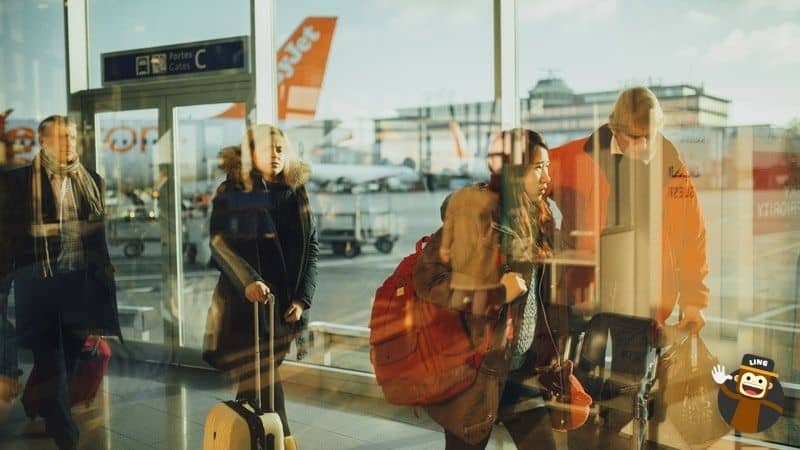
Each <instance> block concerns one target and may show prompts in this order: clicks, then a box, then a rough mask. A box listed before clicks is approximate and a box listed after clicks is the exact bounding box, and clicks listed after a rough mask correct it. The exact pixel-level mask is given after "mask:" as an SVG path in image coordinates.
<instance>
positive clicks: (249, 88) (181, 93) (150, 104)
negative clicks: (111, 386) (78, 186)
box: [69, 74, 254, 366]
mask: <svg viewBox="0 0 800 450" xmlns="http://www.w3.org/2000/svg"><path fill="white" fill-rule="evenodd" d="M253 92H254V90H253V84H252V77H251V76H250V75H246V74H245V75H242V74H237V75H230V76H216V77H198V79H197V80H181V81H160V82H143V83H141V84H140V85H126V86H124V87H121V86H111V87H104V88H99V89H91V90H86V91H81V92H78V93H75V94H72V95H70V97H69V105H70V108H69V110H70V115H71V116H72V117H73V118H74V119H75V120H76V122H77V123H79V124H80V126H81V130H82V136H83V139H84V141H83V147H84V153H83V155H82V160H83V162H84V164H86V165H87V166H88V167H93V168H96V167H97V161H98V158H97V152H98V149H99V148H102V145H99V144H98V142H96V141H97V136H96V133H95V114H97V113H104V112H120V111H131V110H138V109H157V110H158V136H159V138H158V149H157V150H156V151H158V152H159V153H161V154H165V155H170V156H169V157H170V164H171V170H172V172H171V174H170V181H169V182H168V187H167V191H168V195H169V200H168V205H169V214H168V218H167V219H166V220H167V221H168V223H169V230H170V232H169V236H168V237H167V239H168V241H167V248H168V249H169V253H168V259H167V264H168V270H169V278H170V282H169V286H170V289H171V292H174V293H175V294H174V295H175V296H176V298H177V299H178V305H179V307H178V310H179V317H178V320H179V321H182V320H187V319H188V318H184V317H180V316H181V315H182V314H181V312H182V308H181V306H182V304H183V269H182V267H183V261H182V251H181V246H182V236H181V233H180V232H179V231H180V230H181V229H182V217H181V214H180V201H179V199H178V198H177V193H178V192H179V188H180V185H179V184H178V183H179V180H178V178H177V177H178V175H179V173H178V166H177V164H176V161H178V156H179V155H178V150H179V149H178V145H177V140H176V135H175V132H174V127H175V120H176V115H175V109H176V108H177V107H184V106H193V105H207V104H214V103H227V102H230V103H237V102H244V103H245V105H246V108H245V109H246V111H252V110H253V107H254V96H253ZM248 116H249V115H248ZM245 121H246V123H248V124H249V117H245ZM176 200H177V201H176ZM166 301H168V300H167V297H164V296H163V293H162V302H166ZM209 301H210V296H209ZM164 307H166V308H167V309H166V310H169V309H168V307H169V305H162V310H165V309H164ZM194 319H195V320H196V318H194ZM173 325H174V326H169V325H167V324H165V325H164V327H165V329H164V343H163V344H157V343H149V342H140V341H135V342H131V341H126V343H125V345H124V346H118V345H114V347H115V349H114V350H115V355H118V356H120V357H127V358H131V359H136V360H142V361H154V362H159V363H165V362H166V363H170V364H178V365H192V366H203V365H204V364H203V362H202V360H201V358H200V351H199V350H197V349H191V348H183V347H181V345H180V340H179V336H178V330H179V323H176V324H173Z"/></svg>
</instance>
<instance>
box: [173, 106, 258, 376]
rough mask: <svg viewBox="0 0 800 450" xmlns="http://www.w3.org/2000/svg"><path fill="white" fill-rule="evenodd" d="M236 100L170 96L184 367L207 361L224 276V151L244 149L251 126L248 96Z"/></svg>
mask: <svg viewBox="0 0 800 450" xmlns="http://www.w3.org/2000/svg"><path fill="white" fill-rule="evenodd" d="M230 100H234V101H230ZM235 100H237V99H236V98H233V99H231V94H230V93H228V92H223V93H219V94H218V95H214V94H212V93H206V94H204V95H203V96H202V98H198V97H197V96H194V95H181V96H170V97H169V98H168V105H167V107H168V111H170V118H171V125H172V126H171V128H172V130H173V140H172V142H173V154H174V159H175V161H176V164H175V180H176V183H175V191H176V193H177V200H178V201H179V203H180V214H179V217H178V222H179V227H180V230H181V232H180V234H179V235H178V236H177V237H178V245H179V248H181V249H182V252H181V256H180V258H179V260H178V277H177V282H178V289H179V291H180V292H181V295H180V296H179V303H178V316H177V317H178V318H179V320H178V327H177V330H176V331H177V333H178V334H177V340H176V342H175V344H176V347H177V350H178V351H177V362H178V363H180V364H184V365H202V364H203V363H202V361H200V358H199V356H200V351H201V349H202V344H203V335H204V332H205V321H206V320H205V319H206V314H207V311H208V307H209V305H210V303H211V297H212V295H213V292H214V288H215V287H216V283H217V280H218V278H219V271H217V270H216V269H214V268H211V267H210V260H211V252H210V248H209V221H210V218H211V205H212V201H213V198H214V195H215V193H216V190H217V187H218V186H219V185H220V183H221V182H222V181H224V180H225V173H224V172H223V171H222V169H221V168H220V154H221V152H222V151H223V150H225V149H229V148H238V147H239V145H240V143H241V140H242V136H243V135H244V132H245V129H246V120H245V111H246V109H247V108H246V102H245V100H244V98H243V97H242V98H241V99H238V100H239V101H235ZM201 102H205V103H201Z"/></svg>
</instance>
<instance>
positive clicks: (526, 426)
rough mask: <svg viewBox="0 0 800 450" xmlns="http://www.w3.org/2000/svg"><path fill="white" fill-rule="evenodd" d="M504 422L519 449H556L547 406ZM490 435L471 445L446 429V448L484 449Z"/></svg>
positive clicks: (452, 449) (449, 449)
mask: <svg viewBox="0 0 800 450" xmlns="http://www.w3.org/2000/svg"><path fill="white" fill-rule="evenodd" d="M503 424H504V425H505V426H506V429H507V430H508V434H510V435H511V438H512V439H513V440H514V443H515V444H516V445H517V449H518V450H551V449H552V450H554V449H555V448H556V443H555V439H554V438H553V430H552V425H551V424H550V414H549V413H548V412H547V408H544V407H542V408H536V409H531V410H528V411H525V412H521V413H519V414H516V415H514V416H513V417H511V418H510V419H505V420H503ZM490 436H491V434H490V435H489V436H487V437H486V439H485V440H483V441H482V442H479V443H477V444H476V445H470V444H468V443H466V442H464V441H462V440H461V439H459V438H458V437H456V436H454V435H453V434H451V433H450V432H448V431H447V430H445V432H444V442H445V450H483V449H484V448H486V444H488V443H489V437H490Z"/></svg>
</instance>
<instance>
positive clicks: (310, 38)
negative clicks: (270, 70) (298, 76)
mask: <svg viewBox="0 0 800 450" xmlns="http://www.w3.org/2000/svg"><path fill="white" fill-rule="evenodd" d="M319 37H320V33H319V31H317V30H315V29H314V27H313V26H310V25H309V26H307V27H305V28H303V34H302V35H301V36H300V37H299V38H297V40H295V41H294V42H291V41H289V42H287V43H286V45H285V46H284V47H283V48H282V49H281V50H282V51H283V52H284V55H283V56H282V57H281V58H280V60H279V61H278V83H280V82H282V81H283V80H284V79H286V78H291V77H292V75H294V66H296V65H297V64H298V63H299V62H300V60H302V59H303V55H304V54H305V53H306V52H308V51H309V50H311V45H312V44H313V43H314V42H316V41H318V40H319Z"/></svg>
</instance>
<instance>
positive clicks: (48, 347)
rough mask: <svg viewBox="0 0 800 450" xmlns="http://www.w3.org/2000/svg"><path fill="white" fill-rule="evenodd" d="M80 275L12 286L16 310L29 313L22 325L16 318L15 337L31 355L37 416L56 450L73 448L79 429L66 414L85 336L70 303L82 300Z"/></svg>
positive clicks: (81, 275) (76, 442)
mask: <svg viewBox="0 0 800 450" xmlns="http://www.w3.org/2000/svg"><path fill="white" fill-rule="evenodd" d="M85 279H86V273H85V272H84V271H76V272H67V273H59V272H56V273H55V275H54V276H53V277H51V278H44V279H38V280H35V279H33V278H31V279H28V280H25V282H23V283H21V284H18V285H16V288H17V292H18V294H19V295H18V297H17V307H18V310H19V309H20V308H22V307H24V308H26V309H27V311H29V312H30V314H28V316H27V317H26V319H25V320H21V317H20V316H19V315H18V316H17V319H18V320H17V325H18V328H17V333H18V334H19V335H21V336H22V337H23V340H22V343H23V345H24V346H26V347H29V348H30V349H31V352H32V353H33V365H34V368H35V370H36V372H37V373H38V374H39V376H38V380H39V382H38V383H37V384H36V385H35V386H31V388H32V389H34V392H35V396H36V397H38V399H39V402H38V411H34V412H35V413H36V414H38V415H39V416H41V417H43V418H44V421H45V430H46V432H47V434H48V435H50V436H51V437H52V438H53V440H55V442H56V445H57V446H58V447H59V448H75V447H76V446H77V444H78V435H79V432H78V427H77V425H76V424H75V421H74V420H73V418H72V413H71V412H70V406H71V405H70V391H69V390H70V383H71V381H72V377H73V374H74V372H75V365H76V362H77V360H78V358H79V356H80V352H81V348H82V347H83V342H84V341H85V339H86V332H85V331H81V330H80V327H79V324H78V319H79V318H77V317H73V316H74V313H75V311H76V310H77V309H74V310H73V309H72V308H70V306H69V305H70V302H72V301H73V300H75V299H78V301H80V300H81V299H84V294H85Z"/></svg>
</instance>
